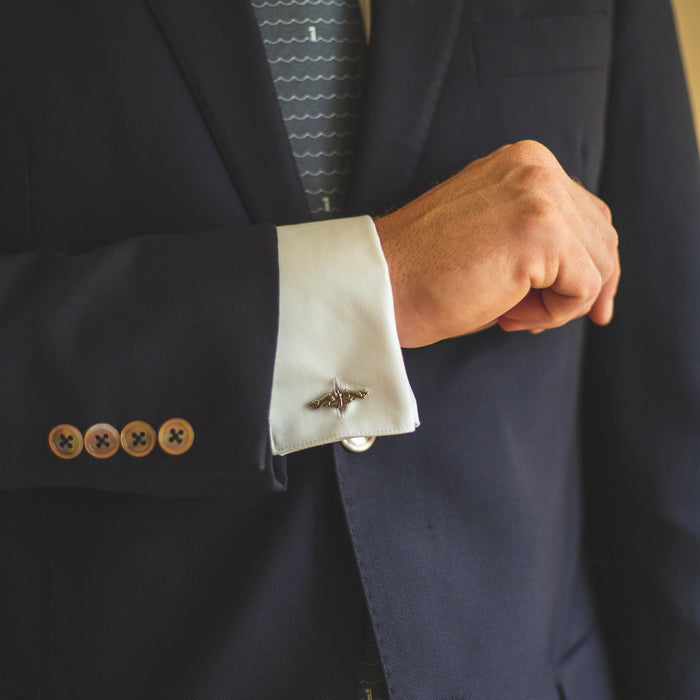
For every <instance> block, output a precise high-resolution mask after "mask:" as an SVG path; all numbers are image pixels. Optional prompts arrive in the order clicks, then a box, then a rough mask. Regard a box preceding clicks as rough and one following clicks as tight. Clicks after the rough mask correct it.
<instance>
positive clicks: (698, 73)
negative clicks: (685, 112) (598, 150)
mask: <svg viewBox="0 0 700 700" xmlns="http://www.w3.org/2000/svg"><path fill="white" fill-rule="evenodd" d="M672 4H673V8H674V10H675V12H676V24H677V25H678V35H679V39H680V43H681V52H682V53H683V64H684V66H685V75H686V78H687V80H688V90H689V92H690V101H691V103H692V106H693V112H694V114H695V130H696V132H697V134H698V141H700V0H673V3H672Z"/></svg>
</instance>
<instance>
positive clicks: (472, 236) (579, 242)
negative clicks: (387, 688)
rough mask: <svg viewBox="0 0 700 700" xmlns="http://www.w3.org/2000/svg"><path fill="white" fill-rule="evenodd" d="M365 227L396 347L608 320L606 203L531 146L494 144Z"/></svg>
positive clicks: (613, 279) (613, 239)
mask: <svg viewBox="0 0 700 700" xmlns="http://www.w3.org/2000/svg"><path fill="white" fill-rule="evenodd" d="M375 223H376V226H377V232H378V234H379V238H380V241H381V244H382V248H383V251H384V255H385V257H386V260H387V264H388V266H389V276H390V278H391V286H392V291H393V294H394V308H395V312H396V324H397V329H398V334H399V341H400V343H401V345H402V346H404V347H419V346H422V345H430V344H431V343H435V342H437V341H439V340H443V339H444V338H450V337H453V336H458V335H464V334H466V333H473V332H475V331H478V330H480V329H482V328H486V327H488V326H491V325H493V324H494V323H498V324H499V325H500V326H501V328H503V329H504V330H507V331H516V330H529V331H539V330H543V329H546V328H553V327H556V326H561V325H563V324H565V323H567V322H568V321H571V320H573V319H575V318H579V317H580V316H584V315H586V314H588V316H589V317H590V318H591V320H592V321H594V322H595V323H598V324H606V323H608V322H609V321H610V319H611V318H612V311H613V299H614V297H615V292H616V290H617V283H618V280H619V277H620V261H619V258H618V253H617V233H616V231H615V229H614V228H613V226H612V221H611V216H610V210H609V209H608V207H607V206H606V205H605V203H604V202H602V201H601V200H600V199H598V197H596V196H595V195H593V194H591V193H590V192H588V191H587V190H586V189H584V188H583V187H582V186H581V185H579V184H578V183H577V182H575V181H574V180H572V179H571V178H570V177H569V176H568V175H567V174H566V173H565V172H564V170H563V169H562V167H561V166H560V165H559V162H558V161H557V159H556V158H555V157H554V155H552V153H551V152H550V151H549V150H548V149H547V148H545V147H544V146H543V145H541V144H539V143H536V142H534V141H522V142H520V143H516V144H513V145H509V146H504V147H503V148H500V149H498V150H497V151H495V152H494V153H492V154H491V155H489V156H487V157H486V158H482V159H480V160H477V161H474V162H473V163H471V164H470V165H468V166H467V167H466V168H464V169H463V170H462V171H461V172H459V173H458V174H457V175H455V176H454V177H452V178H450V179H449V180H446V181H445V182H443V183H442V184H440V185H438V186H437V187H434V188H433V189H431V190H430V191H428V192H426V193H425V194H423V195H421V196H420V197H418V198H417V199H415V200H413V201H412V202H409V203H408V204H407V205H405V206H404V207H402V208H401V209H398V210H397V211H395V212H392V213H391V214H388V215H386V216H383V217H380V218H378V219H377V220H376V221H375Z"/></svg>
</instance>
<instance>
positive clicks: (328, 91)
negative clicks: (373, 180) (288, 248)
mask: <svg viewBox="0 0 700 700" xmlns="http://www.w3.org/2000/svg"><path fill="white" fill-rule="evenodd" d="M252 5H253V8H254V10H255V14H256V16H257V20H258V26H259V27H260V33H261V35H262V38H263V43H264V45H265V51H266V52H267V57H268V61H269V63H270V68H271V71H272V76H273V79H274V81H275V88H276V89H277V95H278V97H279V104H280V109H281V111H282V116H283V118H284V123H285V126H286V127H287V133H288V134H289V140H290V143H291V145H292V150H293V152H294V156H295V158H296V162H297V167H298V168H299V175H300V176H301V180H302V183H303V185H304V189H305V190H306V195H307V197H308V200H309V205H310V208H311V213H312V216H313V217H314V219H326V218H336V217H338V216H340V215H342V211H343V204H344V201H345V195H346V193H347V187H348V177H349V174H350V166H351V162H352V153H353V146H354V142H355V136H356V132H357V122H358V117H359V113H360V107H361V100H362V88H363V84H364V80H365V67H366V51H367V47H366V42H365V37H364V31H363V28H362V17H361V15H360V11H359V7H358V5H357V0H297V1H295V0H252Z"/></svg>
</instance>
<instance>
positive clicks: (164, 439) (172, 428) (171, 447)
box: [158, 418, 194, 455]
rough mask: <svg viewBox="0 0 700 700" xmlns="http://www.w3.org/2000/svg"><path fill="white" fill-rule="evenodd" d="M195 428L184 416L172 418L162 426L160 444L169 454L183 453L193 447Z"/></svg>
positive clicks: (159, 435)
mask: <svg viewBox="0 0 700 700" xmlns="http://www.w3.org/2000/svg"><path fill="white" fill-rule="evenodd" d="M193 442H194V430H193V428H192V426H191V425H190V424H189V423H188V422H187V421H186V420H184V419H183V418H171V419H170V420H166V421H165V423H163V425H161V426H160V430H159V431H158V444H159V445H160V448H161V449H162V450H163V452H167V453H168V454H169V455H181V454H184V453H185V452H187V450H189V449H190V447H192V443H193Z"/></svg>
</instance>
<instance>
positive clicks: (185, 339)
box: [0, 226, 283, 495]
mask: <svg viewBox="0 0 700 700" xmlns="http://www.w3.org/2000/svg"><path fill="white" fill-rule="evenodd" d="M276 255H277V248H276V234H275V228H274V227H273V226H258V227H250V228H244V227H243V228H236V229H234V230H225V231H218V232H200V233H196V234H181V235H180V234H179V235H147V236H136V237H131V238H126V239H124V240H121V241H117V242H114V243H110V244H108V245H104V246H100V247H98V248H95V249H93V250H91V251H89V252H84V253H82V254H76V255H67V254H65V253H63V252H59V251H57V250H52V249H37V250H30V251H26V252H20V253H15V254H6V255H2V256H0V377H1V379H0V383H1V385H2V396H3V401H2V405H1V408H0V410H1V411H2V417H1V419H0V443H2V445H3V449H2V453H1V454H0V488H20V487H34V486H62V485H65V486H68V485H70V486H82V487H93V488H104V489H112V490H122V491H132V492H146V493H156V494H161V495H174V494H181V495H185V494H187V495H198V494H204V493H222V492H226V491H230V490H232V489H241V488H254V489H268V488H280V487H282V486H283V484H282V483H280V482H279V479H278V475H276V473H275V470H274V468H273V463H272V458H271V455H270V447H269V435H268V411H269V400H270V390H271V384H272V371H273V364H274V355H275V343H276V334H277V296H278V295H277V263H276ZM174 417H178V418H184V419H186V420H187V421H188V422H190V423H191V425H192V426H193V428H194V432H195V441H194V444H193V446H192V448H191V449H190V450H189V451H188V452H187V453H185V454H182V455H179V456H171V455H167V454H165V453H161V452H160V451H159V450H158V449H156V450H154V452H153V453H152V454H150V455H149V456H148V457H147V458H144V459H141V460H138V459H135V458H134V457H130V456H128V455H127V454H125V453H124V452H123V451H121V450H120V452H118V453H117V454H115V455H114V456H113V457H110V458H109V459H105V460H97V459H93V458H91V457H89V456H88V455H87V454H85V452H83V454H80V455H79V456H77V457H76V458H74V459H71V460H62V459H58V458H57V457H56V456H54V455H53V454H52V453H51V451H50V450H49V446H48V444H47V436H48V434H49V431H50V430H51V428H52V427H53V426H54V425H56V424H61V423H66V424H71V425H74V426H76V427H78V428H79V429H80V430H81V431H83V430H85V429H86V428H87V427H88V426H90V425H93V424H95V423H100V422H106V423H109V424H112V425H114V426H115V427H116V428H117V429H121V427H122V426H123V425H125V424H126V423H128V422H129V421H131V420H135V419H139V420H143V421H146V422H148V423H150V424H151V425H152V426H153V427H154V428H155V429H156V430H158V427H159V425H160V424H162V423H163V422H164V421H165V420H167V419H169V418H174Z"/></svg>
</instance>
